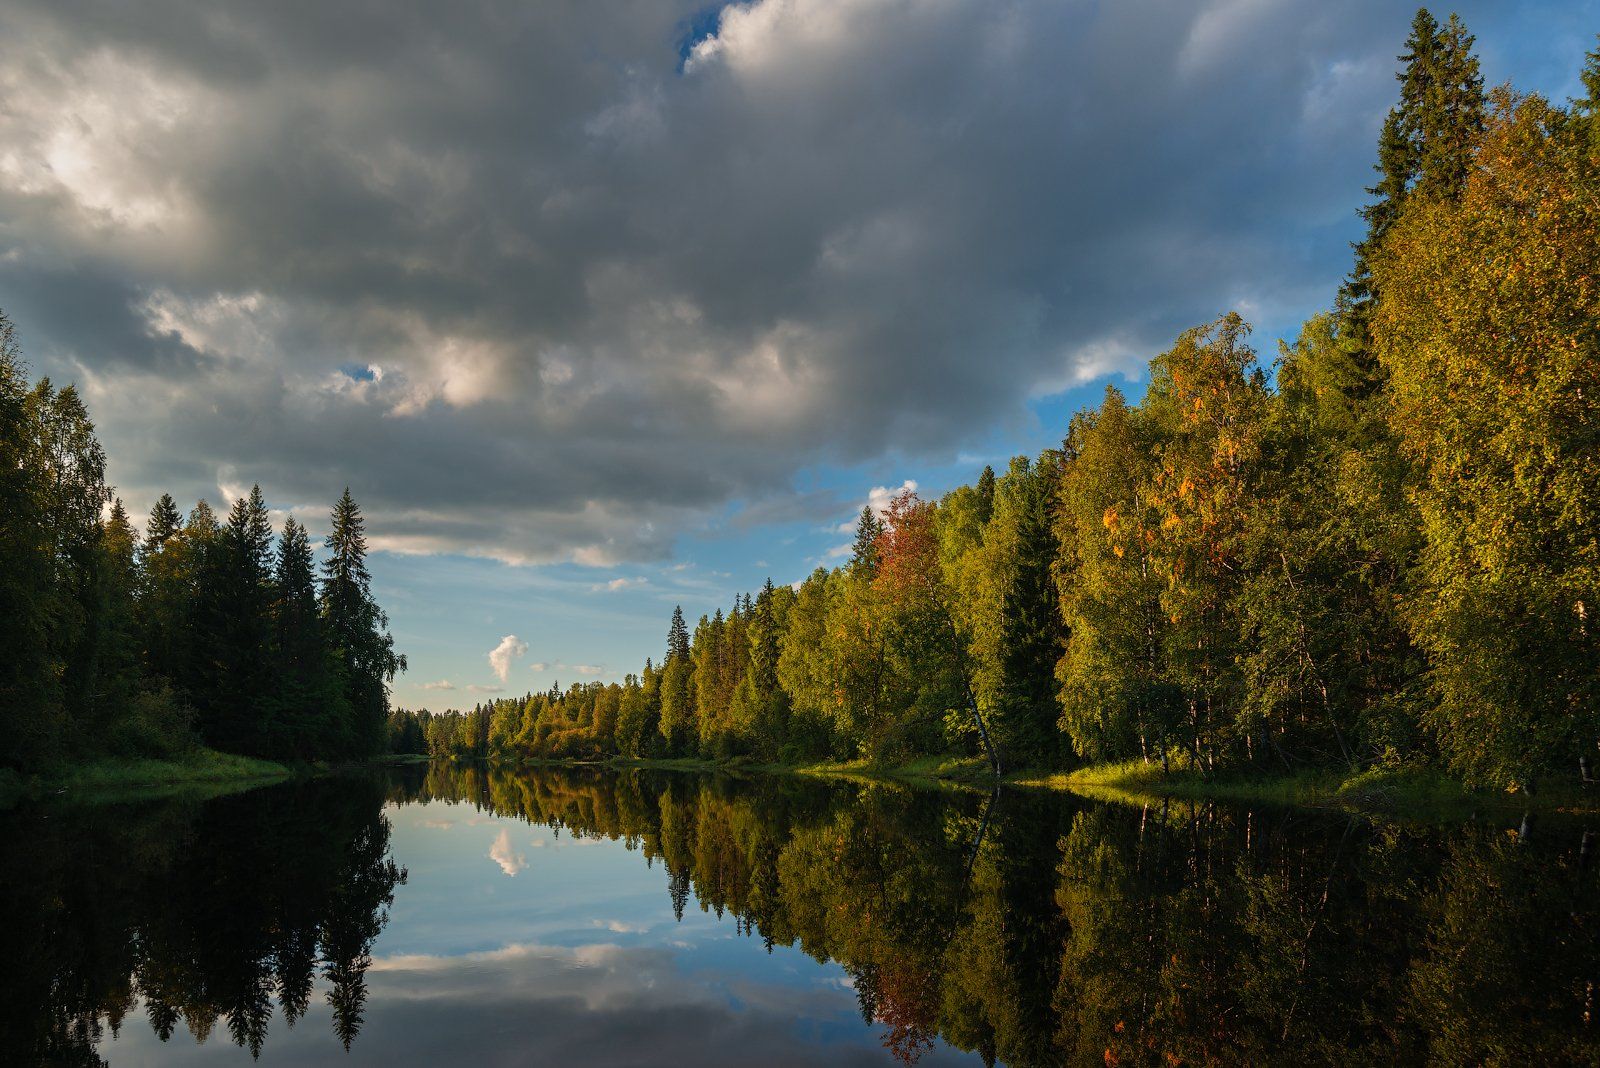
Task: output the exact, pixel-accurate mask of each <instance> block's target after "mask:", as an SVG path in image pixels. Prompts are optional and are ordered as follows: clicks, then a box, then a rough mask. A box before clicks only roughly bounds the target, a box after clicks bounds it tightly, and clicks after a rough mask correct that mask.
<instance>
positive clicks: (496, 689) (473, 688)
mask: <svg viewBox="0 0 1600 1068" xmlns="http://www.w3.org/2000/svg"><path fill="white" fill-rule="evenodd" d="M467 692H468V693H505V692H506V688H505V687H504V686H485V685H483V684H481V683H477V682H474V683H470V684H468V686H467Z"/></svg>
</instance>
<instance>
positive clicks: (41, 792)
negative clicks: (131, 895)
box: [0, 749, 294, 808]
mask: <svg viewBox="0 0 1600 1068" xmlns="http://www.w3.org/2000/svg"><path fill="white" fill-rule="evenodd" d="M292 774H294V772H293V770H292V769H290V768H289V767H288V766H286V765H284V764H279V763H276V762H274V761H270V760H256V759H254V758H252V757H244V756H238V755H236V754H233V753H222V752H218V751H217V750H215V749H196V750H193V751H192V752H189V753H185V754H183V755H182V756H178V757H172V758H168V759H159V760H158V759H149V758H131V759H130V758H105V759H101V760H94V761H90V762H88V763H82V764H67V765H63V766H62V767H60V768H57V769H52V770H50V771H46V772H42V773H40V774H37V775H30V776H27V777H24V776H20V775H17V774H16V773H14V772H5V773H0V808H11V807H13V806H15V805H16V804H17V803H18V802H19V801H21V800H22V799H23V798H26V797H47V798H51V799H60V800H70V801H119V800H126V799H132V798H137V797H147V796H162V795H166V794H172V793H199V794H207V795H209V794H216V793H228V792H231V791H233V790H241V789H249V788H250V787H252V786H259V785H262V784H263V783H267V782H274V781H277V780H279V779H286V778H288V777H289V776H290V775H292Z"/></svg>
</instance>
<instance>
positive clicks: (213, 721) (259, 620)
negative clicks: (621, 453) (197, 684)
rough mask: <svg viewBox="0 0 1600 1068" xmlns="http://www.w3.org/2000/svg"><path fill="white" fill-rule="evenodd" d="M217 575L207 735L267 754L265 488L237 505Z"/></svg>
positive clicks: (219, 743)
mask: <svg viewBox="0 0 1600 1068" xmlns="http://www.w3.org/2000/svg"><path fill="white" fill-rule="evenodd" d="M218 555H219V563H218V567H217V569H216V570H215V572H214V575H215V578H216V581H217V583H218V588H217V591H216V599H215V601H214V602H213V609H214V612H215V616H214V619H213V630H212V631H211V633H210V635H208V640H209V644H211V645H212V646H213V647H214V650H215V652H214V654H213V658H214V659H215V661H216V664H217V671H218V677H217V679H216V683H217V686H218V691H217V692H216V693H215V694H212V695H211V699H210V700H209V701H207V703H206V704H207V707H206V709H205V711H206V713H207V714H206V715H205V716H204V717H203V718H202V719H201V731H202V733H203V734H204V735H205V737H206V740H207V741H208V742H209V743H210V744H211V745H214V746H216V747H217V748H219V749H226V750H229V751H232V752H246V753H257V754H263V755H264V754H266V753H267V739H268V737H269V736H270V735H272V734H273V733H275V732H274V729H273V727H272V726H271V725H270V724H269V723H268V722H267V718H268V716H269V715H270V713H271V710H272V708H273V706H274V703H275V701H274V698H275V696H276V695H275V693H274V692H273V691H274V686H273V682H272V670H271V669H272V665H273V654H272V601H273V588H272V587H273V576H272V522H271V520H270V518H269V517H268V515H267V505H266V501H265V499H264V498H263V497H262V495H261V487H260V486H252V487H251V489H250V495H249V496H248V497H241V498H239V499H238V500H237V501H235V502H234V504H233V508H232V509H231V510H230V511H229V513H228V522H227V525H226V526H225V527H224V528H223V531H222V536H221V540H220V544H219V554H218Z"/></svg>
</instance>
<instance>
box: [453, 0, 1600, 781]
mask: <svg viewBox="0 0 1600 1068" xmlns="http://www.w3.org/2000/svg"><path fill="white" fill-rule="evenodd" d="M1472 46H1473V38H1472V37H1471V36H1470V35H1468V34H1467V33H1466V31H1465V29H1464V28H1463V27H1462V26H1461V24H1460V22H1459V21H1458V20H1457V19H1456V18H1454V17H1453V16H1452V17H1451V18H1450V19H1449V20H1448V21H1447V22H1445V23H1444V24H1439V23H1437V22H1435V21H1434V19H1433V18H1432V17H1431V16H1430V15H1429V14H1428V13H1427V12H1426V11H1421V12H1419V13H1418V14H1417V17H1416V20H1415V22H1414V23H1413V26H1412V33H1411V37H1410V39H1409V40H1408V41H1407V51H1406V54H1405V55H1404V56H1402V57H1401V61H1402V69H1401V72H1400V74H1399V79H1400V84H1401V91H1400V100H1399V103H1398V104H1397V105H1396V106H1395V107H1394V109H1393V110H1392V111H1391V113H1390V115H1389V117H1388V120H1387V121H1386V122H1385V124H1384V127H1383V134H1382V139H1381V142H1380V146H1379V161H1378V164H1377V167H1376V169H1377V172H1378V181H1377V183H1376V184H1375V185H1374V186H1373V187H1372V189H1371V190H1370V192H1371V194H1372V195H1373V198H1374V199H1373V201H1372V203H1371V204H1370V205H1369V206H1368V207H1367V208H1366V209H1365V210H1364V212H1363V214H1364V217H1365V219H1366V220H1367V222H1368V234H1367V236H1366V237H1365V239H1364V240H1363V241H1362V242H1361V243H1360V244H1359V245H1358V246H1357V247H1356V263H1355V267H1354V269H1353V270H1352V272H1351V275H1350V277H1349V279H1348V281H1347V282H1346V284H1345V285H1344V286H1343V287H1342V289H1341V291H1340V293H1339V295H1338V299H1337V302H1336V304H1335V307H1334V308H1333V310H1331V311H1330V312H1328V313H1326V314H1322V315H1319V316H1317V317H1315V318H1313V319H1312V320H1311V321H1310V322H1308V323H1307V324H1306V325H1305V328H1304V330H1303V331H1302V332H1301V334H1300V336H1299V338H1298V339H1297V340H1295V341H1294V343H1293V344H1288V345H1284V346H1282V347H1281V348H1280V351H1279V353H1278V356H1277V359H1276V361H1275V363H1274V364H1273V365H1272V367H1271V368H1268V367H1264V366H1263V365H1262V363H1261V361H1260V360H1259V359H1258V357H1257V354H1256V352H1255V351H1254V350H1253V349H1252V348H1251V347H1250V345H1249V344H1248V335H1249V327H1248V326H1247V325H1246V324H1245V323H1244V322H1243V321H1242V320H1241V319H1240V318H1239V317H1238V316H1237V315H1232V314H1230V315H1226V316H1223V317H1222V318H1220V319H1219V320H1217V321H1216V322H1214V323H1210V324H1207V325H1204V326H1200V327H1196V328H1195V329H1192V330H1189V331H1187V332H1185V333H1184V334H1183V335H1182V336H1180V337H1179V338H1178V340H1177V342H1176V343H1175V344H1174V345H1173V347H1172V348H1171V349H1170V350H1169V351H1167V352H1164V353H1162V354H1161V355H1159V356H1157V357H1156V358H1155V359H1154V360H1153V361H1152V362H1151V364H1150V379H1149V387H1148V389H1147V391H1146V393H1145V396H1144V398H1143V399H1142V400H1141V401H1140V402H1139V403H1137V404H1130V403H1129V402H1128V401H1127V400H1126V399H1125V398H1124V396H1123V395H1122V394H1121V393H1120V392H1119V391H1118V390H1117V389H1115V388H1109V389H1107V391H1106V396H1105V400H1104V402H1103V403H1102V404H1101V406H1100V407H1099V408H1098V409H1096V410H1092V411H1084V412H1081V413H1079V414H1078V415H1077V416H1076V417H1074V419H1073V420H1072V423H1071V426H1070V428H1069V429H1068V431H1067V434H1066V436H1065V440H1064V441H1063V442H1062V444H1061V447H1060V448H1058V449H1051V450H1048V451H1046V452H1045V453H1044V454H1043V455H1041V456H1039V457H1038V458H1036V459H1027V458H1018V459H1016V460H1013V461H1012V462H1011V465H1010V468H1009V469H1008V470H1007V471H1006V472H1005V473H1004V474H1002V475H999V476H996V475H995V474H994V472H992V471H991V470H988V469H985V471H984V472H983V477H982V478H981V479H979V481H978V482H977V484H976V485H972V486H963V487H961V488H960V489H957V490H955V491H954V492H952V493H950V494H948V495H946V496H945V497H944V498H943V499H942V500H940V501H938V502H937V503H935V502H932V501H923V500H920V499H919V498H918V497H917V496H916V495H915V494H912V493H902V494H901V495H900V496H898V497H897V498H895V500H894V501H893V502H892V503H891V504H890V506H889V508H888V510H887V511H886V513H884V514H882V515H878V514H876V513H874V512H872V511H871V510H870V509H869V510H866V511H864V512H863V513H862V516H861V520H860V528H859V533H858V536H857V539H856V544H855V551H854V555H853V557H852V559H851V560H850V562H849V563H848V564H847V565H846V566H843V567H840V568H837V569H835V570H832V571H828V570H818V571H817V572H816V573H814V574H813V575H811V577H810V578H808V579H806V580H805V581H804V582H803V583H801V584H800V585H799V587H798V589H793V590H792V589H789V588H787V587H780V588H774V587H772V586H771V585H770V583H769V584H768V586H767V587H766V588H765V589H763V590H762V591H761V592H760V593H759V594H757V595H756V596H754V597H750V596H748V595H746V596H741V597H738V598H736V599H735V602H734V605H733V607H732V609H731V610H730V611H729V612H728V613H727V614H723V613H722V612H721V611H718V612H717V613H715V614H713V615H711V616H709V617H702V618H701V619H700V620H699V622H698V624H697V625H696V627H695V628H694V631H693V633H692V634H691V633H690V632H689V630H688V628H687V626H686V625H685V621H684V619H683V616H682V614H681V611H680V612H677V613H675V614H674V616H673V619H672V625H671V629H670V632H669V636H668V643H667V651H666V655H665V657H664V659H663V660H662V662H661V663H660V664H659V665H657V664H653V663H647V664H646V665H645V669H644V671H643V673H642V674H639V675H637V676H630V677H629V678H628V679H627V680H626V681H625V682H624V683H622V684H620V685H615V684H614V685H588V686H578V687H573V688H572V689H570V690H568V691H567V692H566V693H550V694H539V695H531V696H529V697H527V698H524V699H521V700H512V701H497V702H495V703H493V704H492V705H490V706H486V708H480V709H479V710H478V712H477V713H476V714H475V716H466V717H463V716H454V717H446V721H445V722H441V721H439V720H438V719H435V720H434V721H433V723H432V724H431V725H430V727H429V731H428V737H427V741H428V744H429V745H430V747H432V748H433V749H434V751H436V752H467V751H473V752H486V753H489V754H494V755H501V756H523V757H547V756H548V757H571V756H599V755H610V754H622V755H625V756H689V755H703V756H710V757H716V758H728V757H735V756H742V755H747V756H750V757H753V758H757V759H784V760H790V759H799V758H819V757H856V756H868V757H873V758H877V759H885V758H903V757H906V756H911V755H915V754H923V753H947V752H963V751H964V752H969V753H975V754H976V753H985V752H988V751H989V747H990V746H991V745H992V747H993V750H994V751H995V752H996V754H997V755H998V758H999V761H1000V762H1001V763H1002V764H1003V765H1004V766H1005V767H1008V768H1009V767H1018V766H1029V767H1060V766H1066V765H1070V764H1072V763H1075V762H1078V761H1116V760H1125V759H1143V760H1146V761H1161V762H1162V763H1164V764H1165V763H1169V762H1171V761H1174V760H1180V761H1183V762H1185V763H1187V764H1189V765H1192V766H1198V767H1200V768H1202V769H1206V770H1212V769H1216V768H1218V767H1221V766H1240V765H1246V764H1256V765H1270V766H1275V767H1279V768H1285V769H1287V768H1292V767H1299V766H1304V765H1308V764H1327V763H1339V764H1347V765H1352V766H1356V765H1368V764H1374V763H1398V762H1435V763H1439V764H1442V765H1444V766H1447V767H1448V768H1450V769H1451V770H1452V771H1454V772H1455V773H1457V774H1459V775H1461V776H1463V777H1464V778H1466V779H1467V780H1469V781H1472V782H1476V783H1485V784H1493V785H1497V786H1504V787H1513V786H1520V787H1524V788H1530V787H1531V786H1532V785H1533V784H1534V782H1535V781H1536V779H1537V778H1538V777H1539V776H1541V775H1548V774H1551V773H1556V774H1559V775H1562V776H1567V777H1572V778H1577V777H1579V776H1581V777H1582V778H1583V779H1584V780H1585V781H1587V780H1588V779H1589V778H1590V777H1591V774H1592V772H1593V763H1592V762H1593V759H1594V757H1596V756H1600V751H1597V749H1596V746H1597V743H1600V626H1597V623H1596V619H1595V613H1596V612H1597V610H1600V608H1597V606H1600V419H1597V411H1600V407H1597V406H1600V284H1597V282H1596V279H1600V52H1597V53H1594V54H1591V55H1590V56H1589V62H1588V65H1587V67H1586V69H1585V71H1584V74H1583V83H1584V85H1585V86H1586V87H1587V90H1588V95H1587V96H1586V97H1585V98H1584V99H1582V100H1579V101H1575V102H1573V103H1572V104H1570V105H1569V106H1566V107H1562V106H1557V105H1554V104H1552V103H1550V102H1548V101H1546V100H1543V99H1541V98H1540V97H1538V96H1524V95H1519V94H1517V93H1514V92H1512V91H1511V90H1509V89H1499V90H1496V91H1494V92H1493V93H1492V94H1489V95H1485V93H1484V90H1483V85H1482V80H1481V77H1480V75H1479V72H1478V62H1477V59H1476V57H1475V56H1474V54H1473V51H1472Z"/></svg>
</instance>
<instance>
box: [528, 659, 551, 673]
mask: <svg viewBox="0 0 1600 1068" xmlns="http://www.w3.org/2000/svg"><path fill="white" fill-rule="evenodd" d="M549 667H550V665H549V664H548V663H546V662H545V661H543V660H535V661H534V662H533V663H531V664H529V665H528V670H529V671H546V670H548V669H549Z"/></svg>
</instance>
